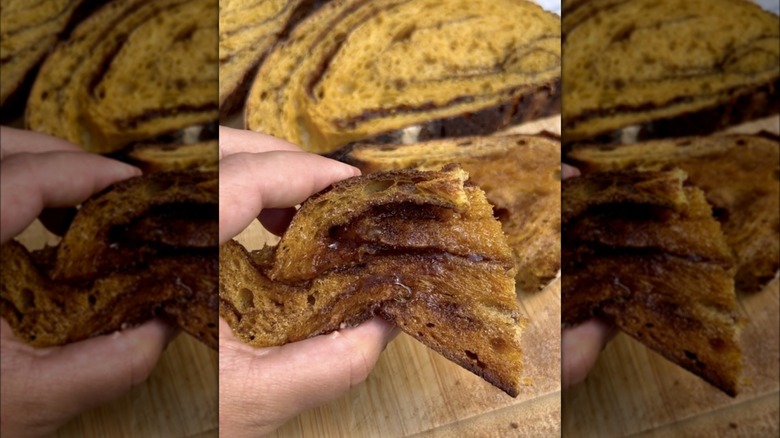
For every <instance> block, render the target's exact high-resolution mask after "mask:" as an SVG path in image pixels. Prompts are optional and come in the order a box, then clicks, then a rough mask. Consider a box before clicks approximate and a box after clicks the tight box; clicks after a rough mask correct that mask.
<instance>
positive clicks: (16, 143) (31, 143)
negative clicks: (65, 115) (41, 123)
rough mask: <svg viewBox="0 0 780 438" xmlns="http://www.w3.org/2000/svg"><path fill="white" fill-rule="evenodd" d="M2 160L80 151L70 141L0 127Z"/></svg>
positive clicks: (0, 153) (0, 155) (0, 154)
mask: <svg viewBox="0 0 780 438" xmlns="http://www.w3.org/2000/svg"><path fill="white" fill-rule="evenodd" d="M0 145H2V148H0V159H4V158H7V157H8V156H11V155H13V154H18V153H23V152H26V153H31V154H36V153H41V152H52V151H73V152H77V151H80V150H81V149H79V147H78V146H76V145H75V144H73V143H70V142H68V141H65V140H62V139H59V138H57V137H52V136H50V135H46V134H41V133H38V132H33V131H25V130H22V129H14V128H8V127H0Z"/></svg>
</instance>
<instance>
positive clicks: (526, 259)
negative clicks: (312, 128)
mask: <svg viewBox="0 0 780 438" xmlns="http://www.w3.org/2000/svg"><path fill="white" fill-rule="evenodd" d="M560 156H561V144H560V142H559V141H557V140H555V139H552V138H548V137H542V136H530V135H511V136H491V137H465V138H461V139H451V140H432V141H428V142H422V143H414V144H408V145H398V144H396V145H371V144H358V145H355V146H354V147H352V148H349V149H348V150H346V151H344V153H343V154H342V155H341V156H340V158H341V159H342V160H343V161H346V162H347V163H349V164H352V165H354V166H357V167H359V168H360V170H362V171H363V173H364V174H366V173H371V172H378V171H385V170H392V169H410V168H416V169H420V170H433V169H439V168H441V167H442V166H443V165H445V164H449V163H458V164H459V165H460V166H461V167H462V168H463V169H464V170H465V171H467V172H468V174H469V179H470V181H471V182H473V183H474V184H476V185H477V186H479V188H481V189H482V190H484V191H485V195H486V196H487V199H488V202H490V203H491V204H492V205H493V215H494V216H496V217H497V218H498V219H499V221H501V227H502V229H503V230H504V234H505V235H506V237H507V242H508V244H509V248H511V250H512V256H513V258H514V260H515V268H516V270H517V276H516V278H515V281H516V282H517V288H518V289H520V290H522V291H526V292H535V291H538V290H539V289H541V288H543V287H544V286H546V285H547V284H548V283H549V282H550V280H552V279H553V278H554V277H555V275H556V274H557V273H558V270H559V269H560V266H561V265H560V258H561V252H560V251H561V249H560V248H561V213H560V211H561V175H560V173H561V162H560Z"/></svg>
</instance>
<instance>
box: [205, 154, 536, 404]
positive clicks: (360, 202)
mask: <svg viewBox="0 0 780 438" xmlns="http://www.w3.org/2000/svg"><path fill="white" fill-rule="evenodd" d="M466 176H467V175H466V174H465V173H464V172H463V171H462V170H461V169H459V168H455V167H450V168H447V169H443V170H442V171H436V172H433V171H431V172H422V171H412V170H404V171H392V172H382V173H375V174H371V175H367V176H362V177H356V178H351V179H348V180H344V181H341V182H339V183H336V184H334V185H333V186H332V187H331V188H330V189H327V190H326V191H323V192H321V193H320V194H318V195H315V196H314V197H312V198H310V199H309V200H307V201H306V202H304V204H303V205H302V206H301V208H300V209H299V210H298V212H297V213H296V215H295V217H294V218H293V221H292V223H291V224H290V227H289V228H288V230H287V231H286V232H285V234H284V236H282V240H281V241H280V243H279V245H277V246H275V247H266V248H264V249H263V250H261V251H257V252H253V253H247V252H246V250H244V248H243V247H241V245H240V244H238V243H236V242H233V241H231V242H228V243H226V244H224V245H222V246H221V248H220V261H219V263H220V270H219V275H220V291H219V296H220V315H221V316H222V317H223V318H224V319H225V320H226V321H227V322H228V324H229V325H230V326H231V328H232V329H233V331H234V333H235V334H236V336H238V337H239V338H241V339H242V340H243V341H245V342H247V343H248V344H250V345H253V346H257V347H268V346H274V345H282V344H286V343H288V342H295V341H298V340H302V339H306V338H308V337H312V336H316V335H319V334H324V333H328V332H331V331H334V330H338V329H339V328H343V327H345V326H351V325H356V324H359V323H361V322H363V321H365V320H367V319H369V318H371V317H373V316H375V315H378V316H381V317H383V318H386V319H387V320H389V321H392V322H393V323H395V324H397V325H398V326H399V327H400V328H401V329H402V330H403V331H405V332H406V333H408V334H409V335H410V336H412V337H414V338H416V339H417V340H419V341H420V342H422V343H423V344H425V345H427V346H428V347H430V348H432V349H434V350H436V351H438V352H439V353H441V354H442V355H444V356H445V357H447V358H448V359H450V360H452V361H454V362H455V363H457V364H459V365H461V366H462V367H464V368H466V369H468V370H470V371H472V372H473V373H475V374H477V375H479V376H481V377H483V378H484V379H485V380H487V381H488V382H490V383H492V384H493V385H495V386H497V387H499V388H501V389H502V390H504V391H505V392H507V393H508V394H510V395H512V396H516V395H517V394H518V392H519V390H520V385H521V383H520V382H521V372H522V352H521V350H520V335H521V331H522V325H523V323H524V319H523V318H522V316H521V315H520V311H519V307H518V305H517V298H516V296H515V289H514V267H513V263H512V259H511V255H510V252H509V248H508V247H507V246H506V243H505V241H504V239H503V235H502V234H501V227H500V224H499V223H498V221H496V220H495V218H493V216H492V214H491V207H490V204H488V203H487V201H486V200H485V196H484V193H483V192H482V191H481V190H480V189H479V188H477V187H475V186H470V185H468V184H465V185H464V180H465V179H466Z"/></svg>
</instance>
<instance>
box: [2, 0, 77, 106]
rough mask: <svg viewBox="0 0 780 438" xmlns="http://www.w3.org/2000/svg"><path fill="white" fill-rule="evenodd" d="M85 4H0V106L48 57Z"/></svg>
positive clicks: (59, 0)
mask: <svg viewBox="0 0 780 438" xmlns="http://www.w3.org/2000/svg"><path fill="white" fill-rule="evenodd" d="M83 2H84V0H43V1H36V2H31V1H26V0H16V1H15V0H2V2H0V9H1V10H2V14H0V41H1V42H2V44H0V106H3V105H4V104H5V101H6V99H7V98H8V97H9V96H11V95H12V94H13V93H14V91H16V89H17V88H18V87H19V86H20V85H21V84H22V82H23V81H24V79H25V77H26V76H27V73H29V72H30V70H31V69H33V67H35V65H36V64H38V62H40V61H41V59H43V57H44V56H46V53H47V52H48V51H49V50H51V48H52V47H54V45H55V44H56V43H57V38H58V36H59V34H60V32H62V31H63V30H64V29H65V27H66V26H67V24H68V22H69V21H70V19H71V17H72V15H73V13H74V11H75V10H76V9H77V8H78V7H79V5H80V4H81V3H83Z"/></svg>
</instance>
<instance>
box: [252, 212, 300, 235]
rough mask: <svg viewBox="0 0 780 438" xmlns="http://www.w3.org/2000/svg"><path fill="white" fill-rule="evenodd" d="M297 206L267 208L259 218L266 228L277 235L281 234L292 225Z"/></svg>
mask: <svg viewBox="0 0 780 438" xmlns="http://www.w3.org/2000/svg"><path fill="white" fill-rule="evenodd" d="M295 211H296V210H295V208H293V207H289V208H266V209H264V210H263V211H261V212H260V216H258V218H257V219H258V220H259V221H260V223H261V224H263V227H265V229H266V230H268V231H270V232H272V233H274V234H275V235H277V236H281V235H282V234H284V232H285V231H287V227H288V226H290V222H291V221H292V218H293V216H295Z"/></svg>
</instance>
